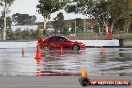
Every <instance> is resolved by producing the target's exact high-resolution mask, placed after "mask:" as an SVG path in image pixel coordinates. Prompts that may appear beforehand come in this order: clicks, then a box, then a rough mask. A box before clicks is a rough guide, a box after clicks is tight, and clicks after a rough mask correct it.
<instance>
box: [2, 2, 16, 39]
mask: <svg viewBox="0 0 132 88" xmlns="http://www.w3.org/2000/svg"><path fill="white" fill-rule="evenodd" d="M14 1H15V0H1V5H2V6H4V28H3V31H2V32H3V33H2V34H3V40H6V31H7V27H6V25H7V24H6V17H7V13H8V11H9V7H10V6H11V5H12V4H13V2H14Z"/></svg>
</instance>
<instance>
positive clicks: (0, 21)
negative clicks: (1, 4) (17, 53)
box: [0, 14, 12, 39]
mask: <svg viewBox="0 0 132 88" xmlns="http://www.w3.org/2000/svg"><path fill="white" fill-rule="evenodd" d="M6 24H7V26H6V28H7V30H6V32H7V36H6V37H7V38H8V39H11V38H12V33H11V32H12V30H11V24H12V21H11V17H6ZM3 25H4V14H2V16H1V17H0V32H1V39H2V38H3V36H2V35H3V34H2V33H3V32H2V31H3V28H4V26H3Z"/></svg>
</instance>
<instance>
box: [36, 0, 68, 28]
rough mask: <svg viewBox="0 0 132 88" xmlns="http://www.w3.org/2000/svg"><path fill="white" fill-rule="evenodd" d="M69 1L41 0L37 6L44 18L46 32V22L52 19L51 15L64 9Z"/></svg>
mask: <svg viewBox="0 0 132 88" xmlns="http://www.w3.org/2000/svg"><path fill="white" fill-rule="evenodd" d="M68 1H69V0H39V4H38V5H37V8H38V13H40V14H42V16H43V17H44V30H46V22H47V20H48V19H50V15H51V13H54V12H56V11H58V10H60V9H62V8H63V7H64V6H65V5H66V3H67V2H68Z"/></svg>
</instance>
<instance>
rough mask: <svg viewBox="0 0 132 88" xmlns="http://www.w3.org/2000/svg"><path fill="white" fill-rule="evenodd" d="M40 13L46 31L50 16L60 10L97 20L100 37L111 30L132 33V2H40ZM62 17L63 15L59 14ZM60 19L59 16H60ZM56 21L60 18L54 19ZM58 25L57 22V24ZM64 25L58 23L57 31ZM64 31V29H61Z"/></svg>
mask: <svg viewBox="0 0 132 88" xmlns="http://www.w3.org/2000/svg"><path fill="white" fill-rule="evenodd" d="M37 8H38V12H39V13H40V14H42V16H43V17H44V19H45V20H44V30H45V25H46V20H47V19H50V15H51V14H52V13H54V12H56V11H58V10H60V9H65V11H66V12H67V13H75V14H77V13H79V14H83V15H86V16H88V17H89V18H90V19H95V20H96V21H97V25H96V26H95V27H94V30H95V31H96V32H98V33H99V34H100V35H101V34H102V32H105V33H107V32H108V29H109V28H111V29H112V31H113V33H117V32H119V31H124V32H126V33H128V32H131V31H132V1H131V0H39V4H38V5H37ZM58 15H60V17H61V14H58ZM58 17H59V16H58ZM54 20H55V21H56V20H58V18H55V19H54ZM55 23H56V22H55ZM62 24H63V22H61V21H60V24H58V28H57V23H56V26H55V29H59V30H60V27H59V26H61V25H62ZM61 29H63V28H61Z"/></svg>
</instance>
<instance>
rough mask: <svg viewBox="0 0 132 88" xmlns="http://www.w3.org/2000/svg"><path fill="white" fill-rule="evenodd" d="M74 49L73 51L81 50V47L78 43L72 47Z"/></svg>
mask: <svg viewBox="0 0 132 88" xmlns="http://www.w3.org/2000/svg"><path fill="white" fill-rule="evenodd" d="M72 50H73V51H79V50H80V47H79V46H78V45H74V46H73V47H72Z"/></svg>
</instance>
